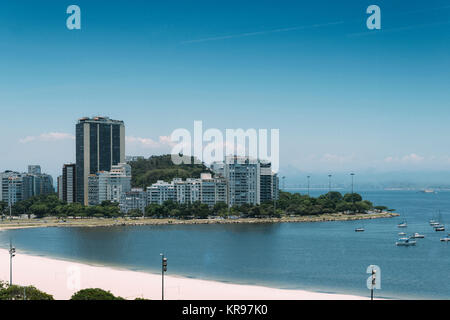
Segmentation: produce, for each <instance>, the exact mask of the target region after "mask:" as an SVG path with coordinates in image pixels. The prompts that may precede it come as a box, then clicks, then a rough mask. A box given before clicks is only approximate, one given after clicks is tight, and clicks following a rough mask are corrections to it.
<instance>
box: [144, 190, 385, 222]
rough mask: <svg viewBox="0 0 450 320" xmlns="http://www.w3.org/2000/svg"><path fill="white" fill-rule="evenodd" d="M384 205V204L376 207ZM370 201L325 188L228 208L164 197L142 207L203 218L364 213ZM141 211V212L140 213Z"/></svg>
mask: <svg viewBox="0 0 450 320" xmlns="http://www.w3.org/2000/svg"><path fill="white" fill-rule="evenodd" d="M378 208H383V210H384V209H386V207H378ZM373 209H374V207H373V205H372V203H371V202H370V201H367V200H363V199H362V197H361V196H360V195H359V194H357V193H353V194H349V193H347V194H345V195H344V196H342V194H341V193H339V192H329V193H327V194H324V195H321V196H320V197H318V198H312V197H309V196H307V195H301V194H299V193H289V192H283V191H280V199H279V200H278V201H276V203H275V207H274V202H272V201H270V202H266V203H262V204H260V205H249V204H244V205H241V206H234V207H232V208H228V206H227V205H226V204H225V203H218V204H216V205H215V206H214V207H212V208H209V207H208V206H207V205H206V204H202V203H200V202H196V203H193V204H179V203H176V202H173V201H166V202H165V203H163V204H162V205H159V204H150V205H149V206H148V207H147V208H146V212H145V215H146V216H150V217H157V218H162V217H173V218H194V217H196V218H207V217H208V216H221V217H227V216H242V217H253V218H260V217H280V216H282V215H283V214H288V215H318V214H325V213H335V212H342V213H346V214H355V213H365V212H367V211H368V210H373ZM141 215H142V214H141Z"/></svg>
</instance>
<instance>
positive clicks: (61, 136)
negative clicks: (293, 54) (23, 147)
mask: <svg viewBox="0 0 450 320" xmlns="http://www.w3.org/2000/svg"><path fill="white" fill-rule="evenodd" d="M62 140H75V136H74V135H73V134H70V133H65V132H49V133H42V134H40V135H38V136H27V137H25V138H22V139H19V142H20V143H29V142H34V141H62Z"/></svg>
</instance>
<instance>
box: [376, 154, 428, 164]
mask: <svg viewBox="0 0 450 320" xmlns="http://www.w3.org/2000/svg"><path fill="white" fill-rule="evenodd" d="M424 160H425V157H422V156H420V155H418V154H416V153H411V154H407V155H404V156H402V157H393V156H389V157H386V158H385V159H384V162H387V163H421V162H423V161H424ZM432 160H434V159H432Z"/></svg>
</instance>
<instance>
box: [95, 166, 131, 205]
mask: <svg viewBox="0 0 450 320" xmlns="http://www.w3.org/2000/svg"><path fill="white" fill-rule="evenodd" d="M130 191H131V167H130V165H128V164H126V163H119V164H118V165H113V166H111V171H100V172H97V173H96V174H91V175H89V176H88V203H89V205H91V206H92V205H98V204H101V203H102V202H103V201H111V202H117V203H119V202H120V198H121V195H122V194H123V193H126V192H130Z"/></svg>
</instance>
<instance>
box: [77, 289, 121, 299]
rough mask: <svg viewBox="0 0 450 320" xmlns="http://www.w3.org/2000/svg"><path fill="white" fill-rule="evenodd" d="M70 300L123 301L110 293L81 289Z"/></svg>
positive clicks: (100, 290)
mask: <svg viewBox="0 0 450 320" xmlns="http://www.w3.org/2000/svg"><path fill="white" fill-rule="evenodd" d="M70 300H124V299H123V298H121V297H116V296H114V295H113V294H112V293H111V292H109V291H105V290H102V289H99V288H93V289H82V290H80V291H78V292H76V293H74V294H73V296H72V297H71V298H70Z"/></svg>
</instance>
